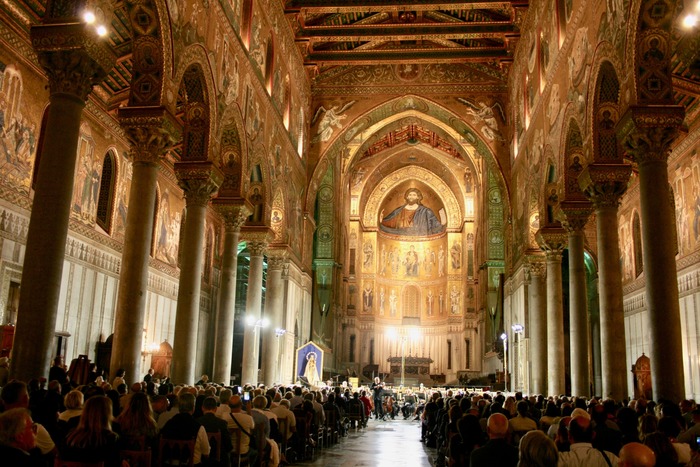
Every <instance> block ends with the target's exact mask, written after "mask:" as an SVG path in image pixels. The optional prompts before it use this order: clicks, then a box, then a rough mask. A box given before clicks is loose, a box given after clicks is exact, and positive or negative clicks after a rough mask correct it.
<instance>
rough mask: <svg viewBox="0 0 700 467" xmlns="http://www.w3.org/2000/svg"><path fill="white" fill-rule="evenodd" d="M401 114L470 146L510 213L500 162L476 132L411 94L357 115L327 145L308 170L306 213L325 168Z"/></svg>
mask: <svg viewBox="0 0 700 467" xmlns="http://www.w3.org/2000/svg"><path fill="white" fill-rule="evenodd" d="M402 112H411V113H413V114H415V115H416V116H419V117H423V118H430V119H432V120H433V121H434V122H439V124H440V125H441V126H442V128H443V129H445V130H448V131H449V132H450V133H451V134H452V135H454V137H455V139H456V140H458V141H464V145H466V146H471V147H473V148H474V151H475V152H476V153H477V154H478V155H479V156H480V157H483V158H484V160H485V161H486V164H487V165H488V166H489V167H490V168H491V169H492V170H493V172H494V173H496V174H497V181H498V185H499V187H500V188H501V192H502V193H503V194H504V196H503V199H504V201H505V203H506V204H507V206H506V209H505V211H504V212H507V213H509V212H510V201H509V198H510V197H509V196H507V194H508V193H509V187H508V184H507V182H506V175H507V174H504V169H503V167H502V165H501V162H500V161H499V160H498V158H497V157H496V156H495V153H494V152H493V150H492V148H491V147H490V146H489V145H488V144H487V143H486V142H485V141H484V140H483V139H482V138H481V137H480V136H479V133H478V132H477V131H476V130H475V129H474V128H473V127H472V126H470V125H469V124H468V123H467V122H466V121H465V120H464V119H463V118H462V117H461V116H459V115H457V114H455V113H454V112H453V111H452V110H450V109H448V108H445V107H443V106H441V105H439V104H437V103H435V102H433V101H430V100H428V99H425V98H423V97H419V96H415V95H406V96H402V97H397V98H393V99H389V100H387V101H386V102H384V103H383V104H379V105H377V106H375V107H374V108H372V109H371V110H369V111H367V112H365V113H364V114H361V115H358V116H357V117H356V118H355V119H354V120H353V121H351V122H348V123H347V124H346V125H345V127H344V128H343V129H342V130H341V131H340V132H339V134H338V135H337V136H336V137H335V138H334V139H333V140H332V141H331V142H330V145H329V146H328V147H327V148H326V149H325V150H324V151H323V153H322V154H321V156H320V158H319V160H318V162H317V164H316V166H315V167H314V168H313V170H312V175H311V178H310V181H309V188H308V190H307V196H306V201H305V206H306V211H313V206H314V200H315V198H316V192H317V191H318V187H319V184H320V181H321V179H322V178H323V177H324V176H325V174H326V171H327V170H328V166H329V164H331V163H335V161H337V160H339V159H342V158H343V155H344V154H346V151H347V149H348V147H349V146H353V145H354V146H355V147H358V146H359V145H360V144H358V142H359V141H361V140H362V135H364V134H365V133H366V132H367V131H368V130H369V129H370V128H373V127H376V126H377V125H381V124H382V122H384V121H387V120H388V119H393V118H395V117H394V116H395V115H397V114H400V113H402ZM355 157H357V153H354V154H353V153H351V154H350V155H349V160H348V161H347V164H346V167H349V166H351V165H352V162H353V158H355Z"/></svg>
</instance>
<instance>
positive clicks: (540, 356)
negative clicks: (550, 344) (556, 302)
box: [527, 256, 548, 396]
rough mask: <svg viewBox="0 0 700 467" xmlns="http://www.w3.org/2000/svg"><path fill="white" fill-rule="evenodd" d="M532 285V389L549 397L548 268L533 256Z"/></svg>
mask: <svg viewBox="0 0 700 467" xmlns="http://www.w3.org/2000/svg"><path fill="white" fill-rule="evenodd" d="M528 261H529V263H530V266H529V267H530V285H529V287H528V302H529V305H530V313H529V315H530V322H529V323H528V324H527V326H528V329H529V334H530V361H531V362H532V363H531V364H532V367H531V371H530V388H531V389H532V393H533V394H543V395H545V396H546V395H547V394H548V393H547V348H546V345H545V343H546V342H547V306H546V302H545V297H546V294H547V292H546V289H545V276H546V267H545V263H544V258H542V257H541V256H531V257H529V258H528Z"/></svg>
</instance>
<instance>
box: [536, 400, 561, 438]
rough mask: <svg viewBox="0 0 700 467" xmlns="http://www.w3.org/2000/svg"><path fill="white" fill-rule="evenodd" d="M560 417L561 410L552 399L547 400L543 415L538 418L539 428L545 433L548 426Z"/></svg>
mask: <svg viewBox="0 0 700 467" xmlns="http://www.w3.org/2000/svg"><path fill="white" fill-rule="evenodd" d="M559 417H561V411H560V410H559V408H558V407H557V405H556V404H555V403H554V402H553V401H549V402H547V406H546V408H545V411H544V415H543V416H542V417H541V418H540V429H541V430H542V431H544V432H545V433H547V431H548V430H549V427H550V426H551V425H552V424H554V423H555V422H556V421H557V419H558V418H559Z"/></svg>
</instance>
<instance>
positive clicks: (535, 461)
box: [518, 430, 559, 467]
mask: <svg viewBox="0 0 700 467" xmlns="http://www.w3.org/2000/svg"><path fill="white" fill-rule="evenodd" d="M519 451H520V460H519V461H518V467H556V466H557V463H558V462H559V452H558V451H557V445H556V444H554V441H552V439H551V438H550V437H549V436H547V435H545V434H544V433H543V432H542V431H539V430H533V431H528V432H527V433H525V435H523V437H522V438H520V447H519Z"/></svg>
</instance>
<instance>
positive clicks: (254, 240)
mask: <svg viewBox="0 0 700 467" xmlns="http://www.w3.org/2000/svg"><path fill="white" fill-rule="evenodd" d="M241 232H242V237H243V240H245V241H246V243H247V244H248V251H250V256H251V257H253V256H263V255H264V254H265V250H267V246H268V245H269V244H270V238H271V237H272V236H273V234H272V231H271V230H270V228H269V227H259V226H255V227H249V226H245V227H244V228H243V229H241Z"/></svg>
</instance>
